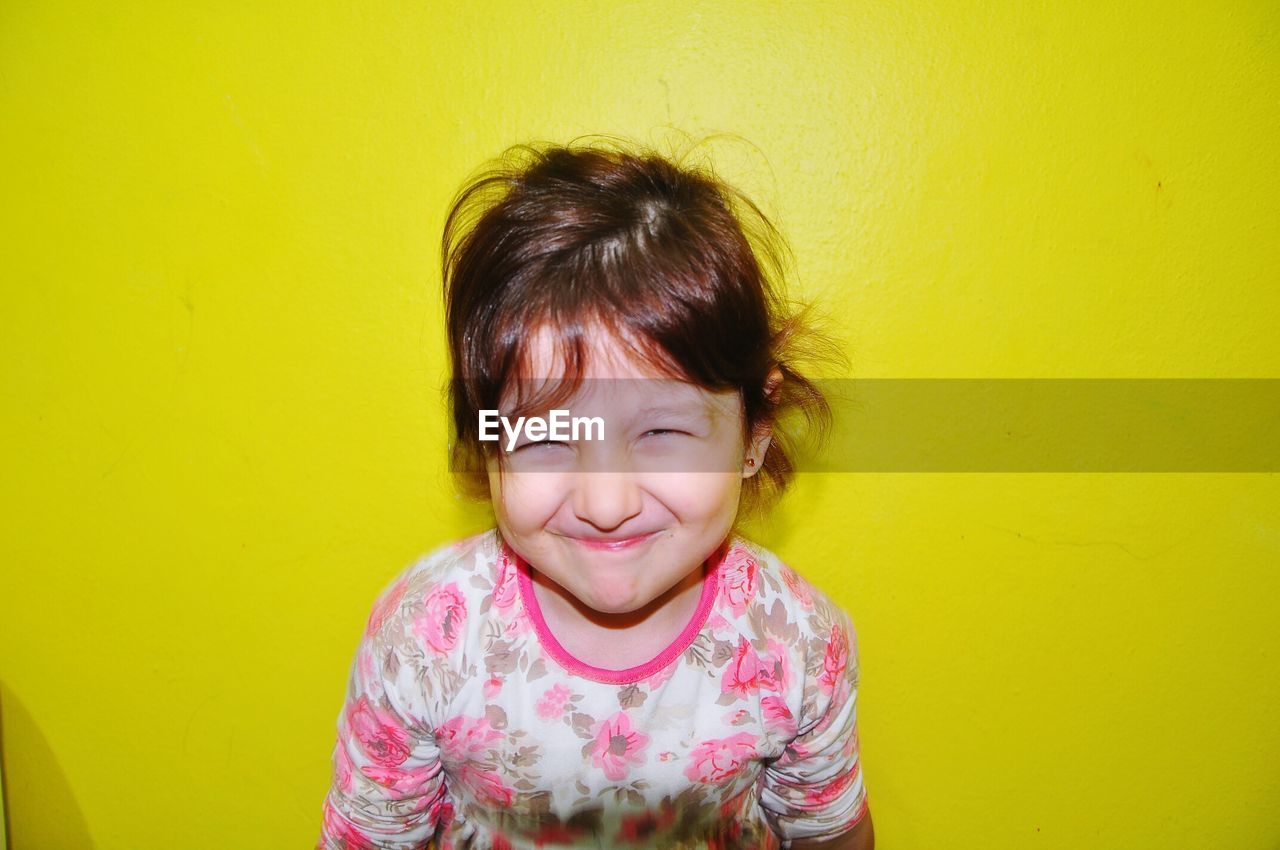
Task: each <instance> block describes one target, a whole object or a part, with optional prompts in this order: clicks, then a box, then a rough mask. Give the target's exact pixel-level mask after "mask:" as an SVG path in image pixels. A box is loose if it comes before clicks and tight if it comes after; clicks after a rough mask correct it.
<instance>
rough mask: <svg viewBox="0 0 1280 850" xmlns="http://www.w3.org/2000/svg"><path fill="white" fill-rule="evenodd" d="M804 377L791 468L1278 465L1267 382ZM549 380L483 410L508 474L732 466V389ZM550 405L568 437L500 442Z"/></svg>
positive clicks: (1222, 468)
mask: <svg viewBox="0 0 1280 850" xmlns="http://www.w3.org/2000/svg"><path fill="white" fill-rule="evenodd" d="M816 386H817V388H818V389H819V390H820V391H821V392H822V394H823V395H824V396H825V398H826V399H827V402H828V403H829V405H830V407H831V412H832V420H831V429H830V431H829V432H828V433H827V437H826V440H825V441H823V442H822V443H821V446H820V447H819V445H818V444H817V442H816V441H815V440H814V439H813V438H814V436H815V434H814V433H812V432H810V431H808V430H807V429H806V427H805V424H806V422H805V419H804V417H803V416H801V415H797V414H795V413H793V414H791V415H788V416H787V417H785V418H784V419H783V420H782V421H781V423H780V425H779V428H780V432H781V433H782V434H784V435H787V436H784V437H783V439H782V441H781V442H782V444H783V445H786V446H788V447H789V449H790V453H791V458H792V463H793V465H794V468H795V471H797V472H828V473H830V472H1276V471H1278V470H1280V380H1276V379H1247V378H1241V379H1216V378H1215V379H1167V380H1166V379H1093V378H1087V379H1085V378H1066V379H1043V378H1035V379H952V378H946V379H941V378H940V379H932V378H925V379H897V378H893V379H889V378H885V379H850V380H828V381H818V382H817V383H816ZM549 388H551V389H556V388H557V387H552V386H551V385H549V384H547V383H540V384H536V385H535V384H533V383H528V384H525V385H523V387H522V389H524V390H527V391H528V392H525V393H524V394H523V398H524V399H525V401H526V402H529V401H531V403H529V404H523V405H521V404H519V403H518V401H517V399H519V398H520V397H521V394H520V393H516V394H515V396H514V397H512V398H511V399H510V401H511V407H512V409H511V410H509V411H508V410H501V409H497V410H496V413H490V414H489V418H488V420H487V424H486V426H485V428H484V430H486V431H487V432H488V434H489V436H490V437H492V436H493V434H494V433H497V435H498V436H499V439H498V440H497V441H496V442H493V441H491V442H490V443H489V446H490V447H491V448H496V449H497V455H498V456H501V457H503V458H504V460H505V461H507V462H509V463H510V464H511V468H512V469H515V470H516V471H520V470H527V471H547V472H569V471H599V472H612V471H623V470H626V471H633V472H636V471H654V472H677V473H678V472H699V471H731V470H734V469H740V468H741V466H740V465H741V463H742V459H743V450H742V448H741V442H740V440H741V437H740V427H741V422H740V420H736V421H735V420H734V419H733V418H732V417H733V415H734V411H735V410H738V411H740V408H736V407H735V406H734V405H736V404H737V401H736V396H734V395H733V394H732V393H729V394H727V395H720V396H713V395H708V394H706V393H702V392H699V391H698V390H696V389H694V388H692V387H690V386H689V385H687V384H681V383H679V382H676V381H659V380H652V381H650V380H641V379H632V380H602V379H596V380H591V381H583V382H582V383H581V384H579V385H578V387H577V388H576V391H575V392H572V393H562V394H561V397H560V398H558V399H552V400H553V401H554V402H555V403H554V404H551V405H547V404H545V402H546V401H547V400H548V397H547V396H545V395H542V396H541V397H538V396H539V395H540V393H545V392H546V391H547V390H548V389H549ZM558 388H559V389H565V388H564V387H558ZM533 390H537V392H535V391H533ZM554 408H560V409H562V411H564V412H563V413H562V414H561V421H562V422H563V421H565V419H566V418H567V417H571V418H577V417H579V416H581V417H583V420H582V421H583V428H582V429H580V430H579V431H578V432H577V434H576V436H575V435H574V434H573V433H571V432H570V431H562V432H561V433H559V434H555V433H541V434H540V433H538V432H536V430H535V433H533V434H532V435H528V434H525V435H524V436H522V437H519V438H516V437H514V436H511V437H510V438H509V435H512V434H514V433H515V432H514V431H504V430H503V428H502V427H500V426H499V425H498V424H497V423H496V421H495V420H494V416H495V415H506V416H510V417H511V418H512V422H514V421H515V418H516V415H517V414H519V415H524V416H535V415H538V414H541V415H542V416H543V417H547V416H548V414H549V412H550V410H552V409H554ZM738 415H740V413H739V414H738ZM588 417H590V418H591V419H592V420H593V421H594V420H596V419H598V420H599V421H600V422H602V423H603V433H604V439H603V440H601V439H599V438H598V435H597V433H596V432H595V431H592V430H590V429H588V428H587V427H586V422H587V418H588ZM509 424H510V423H509ZM566 427H567V426H566ZM735 428H737V429H739V430H735ZM477 430H480V429H477ZM472 436H473V437H474V436H475V434H473V435H472ZM558 437H563V438H564V439H557V438H558ZM735 441H737V442H736V445H737V446H738V447H739V448H738V449H737V450H736V451H735V450H734V448H733V445H734V444H735ZM517 443H519V445H517ZM588 443H591V444H590V445H589V444H588ZM455 462H457V458H455ZM466 465H467V464H466V463H462V462H458V466H457V467H456V468H459V471H461V467H464V466H466Z"/></svg>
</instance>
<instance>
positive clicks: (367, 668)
mask: <svg viewBox="0 0 1280 850" xmlns="http://www.w3.org/2000/svg"><path fill="white" fill-rule="evenodd" d="M356 664H357V665H359V671H360V680H361V681H363V682H372V681H373V680H374V677H375V672H374V671H375V668H376V667H377V664H376V663H375V662H374V660H373V648H372V647H371V646H370V645H369V644H367V643H365V644H361V645H360V648H359V649H358V650H356Z"/></svg>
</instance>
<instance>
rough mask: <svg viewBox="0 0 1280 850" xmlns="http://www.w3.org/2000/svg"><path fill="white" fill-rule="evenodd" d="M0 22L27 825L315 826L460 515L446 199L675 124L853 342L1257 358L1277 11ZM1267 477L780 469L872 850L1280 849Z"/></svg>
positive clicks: (1272, 524) (1099, 355)
mask: <svg viewBox="0 0 1280 850" xmlns="http://www.w3.org/2000/svg"><path fill="white" fill-rule="evenodd" d="M535 5H536V4H525V3H491V2H490V3H455V4H440V3H430V4H428V3H420V4H401V3H395V4H368V3H332V2H312V3H294V4H271V3H268V4H228V3H168V4H159V3H157V4H137V5H120V4H89V3H68V2H43V3H35V2H20V1H19V0H10V2H6V3H5V4H3V7H2V8H0V197H3V198H4V203H3V204H0V223H2V225H3V226H2V227H0V250H2V251H3V269H4V271H3V281H4V282H3V285H2V286H0V299H2V301H0V304H2V305H3V306H2V310H3V313H2V316H3V331H4V333H3V336H2V337H0V354H2V356H0V364H2V365H0V369H2V370H3V393H4V417H3V424H2V425H0V429H2V430H0V439H2V440H3V444H4V446H5V472H4V475H3V482H4V484H3V488H4V489H3V499H4V503H3V516H4V520H3V522H4V528H3V532H4V533H3V534H0V547H3V548H2V550H0V551H2V553H3V555H2V561H3V565H4V566H3V570H4V580H3V585H2V588H3V589H2V591H0V708H2V711H3V764H4V777H5V781H6V786H7V815H8V818H7V819H8V827H9V832H10V844H11V846H12V847H14V848H17V850H46V849H49V848H99V849H100V850H161V848H164V850H168V848H174V847H181V848H184V850H205V848H208V850H214V848H217V849H218V850H222V848H228V847H235V848H272V850H274V849H275V848H281V847H304V846H310V843H311V842H313V841H314V839H315V835H316V834H317V832H318V828H319V816H320V806H321V801H322V798H323V795H324V792H325V790H326V788H327V784H328V781H329V771H330V762H329V759H330V754H331V748H332V744H333V736H334V733H335V721H336V717H337V712H338V710H339V708H340V704H341V699H342V695H343V693H344V689H345V685H346V676H347V672H348V668H349V664H350V661H351V655H352V652H353V651H354V649H355V645H356V641H357V639H358V637H359V635H360V632H361V629H362V627H363V625H364V620H365V617H366V616H367V614H368V612H369V606H370V605H371V604H372V601H373V598H374V595H375V594H376V593H377V591H378V590H379V589H380V588H381V587H382V586H383V585H384V584H385V582H386V581H387V580H388V579H389V578H390V577H391V576H392V575H394V574H395V573H396V572H398V571H399V570H400V569H401V568H403V567H404V566H405V565H406V564H407V563H408V562H409V561H410V560H411V559H413V558H414V557H416V556H417V555H418V554H421V553H422V552H424V551H425V550H427V549H429V548H431V547H433V546H435V545H436V544H438V543H440V542H442V541H444V540H447V539H450V538H453V537H457V536H460V535H462V534H464V533H469V532H471V531H473V530H477V529H479V528H481V527H484V523H485V522H486V517H485V515H484V512H483V511H482V510H481V509H479V508H476V507H473V506H468V505H467V504H465V503H463V502H461V501H460V500H459V499H458V498H457V497H456V496H455V495H454V493H453V490H452V489H451V486H450V482H449V477H448V472H447V468H446V455H445V446H446V439H447V437H446V420H445V415H444V407H443V404H442V395H441V386H442V381H443V379H444V376H445V371H444V367H445V360H444V344H443V334H442V327H441V301H440V294H439V288H440V280H439V271H438V261H439V257H438V254H439V248H438V242H439V235H440V227H441V224H442V222H443V216H444V213H445V210H446V209H447V205H448V202H449V200H450V198H451V197H452V195H453V192H454V191H455V189H456V188H457V187H458V186H459V184H460V183H461V182H462V181H463V179H464V178H465V177H466V176H467V175H468V174H470V173H471V172H472V171H473V170H474V169H476V168H477V167H478V166H480V165H481V164H482V163H483V162H484V161H485V160H486V159H488V158H490V157H492V156H494V155H496V154H498V153H499V152H500V151H501V150H502V149H503V148H505V147H506V146H507V145H510V144H512V143H515V142H521V141H527V140H534V139H545V140H551V141H568V140H569V139H572V138H573V137H575V136H578V135H581V134H586V133H616V134H621V135H624V136H629V137H634V138H638V139H640V140H642V141H654V140H661V139H665V138H668V137H669V136H670V135H671V134H672V128H675V130H677V131H679V132H680V133H687V134H689V135H690V136H703V135H706V134H712V133H724V134H731V135H727V136H722V137H719V138H716V139H713V140H712V141H710V142H708V143H707V144H705V145H704V146H703V148H702V150H705V151H706V152H707V154H708V155H709V156H711V157H712V158H713V160H714V162H715V164H716V167H717V169H718V170H719V172H720V173H721V174H722V175H723V176H725V177H727V178H728V179H730V180H732V181H734V182H735V183H737V184H738V185H739V186H741V187H742V188H743V189H744V190H745V191H746V192H747V193H748V194H750V195H752V196H753V197H755V198H756V199H757V200H758V201H759V202H760V204H761V206H762V207H763V208H764V210H765V211H766V212H767V213H769V214H770V215H772V216H773V217H774V218H775V221H776V222H777V223H778V225H779V226H780V227H781V229H782V230H783V232H784V233H785V234H786V235H787V236H788V237H789V239H790V240H791V244H792V247H793V249H794V252H795V257H796V262H795V268H794V275H793V291H794V293H795V294H796V295H798V296H800V297H803V298H805V299H807V300H811V301H814V302H816V303H817V304H818V305H819V306H820V307H822V309H823V310H825V311H826V313H827V315H828V316H829V317H830V318H831V320H832V323H833V327H835V328H836V329H837V331H838V333H839V336H840V339H841V340H842V342H843V344H844V345H845V348H846V351H847V353H848V355H849V359H850V364H851V371H850V374H851V375H853V376H857V377H863V378H885V377H890V378H1065V377H1081V378H1231V377H1237V378H1239V377H1249V378H1276V377H1280V335H1277V333H1276V327H1277V319H1278V318H1280V310H1278V308H1280V287H1278V286H1277V284H1280V279H1278V278H1277V271H1276V269H1277V267H1280V168H1278V167H1277V150H1278V148H1277V145H1276V142H1277V131H1280V64H1278V62H1280V54H1278V52H1277V51H1278V48H1280V7H1277V6H1276V5H1275V4H1273V3H1265V2H1249V3H1245V2H1229V3H1212V4H1175V6H1170V5H1169V4H1166V3H1153V2H1138V3H1131V4H1120V5H1115V4H1107V5H1102V4H1097V5H1094V6H1092V7H1091V6H1090V5H1088V4H1084V5H1082V4H1069V5H1062V4H1041V3H1027V2H997V3H982V4H957V3H941V2H938V3H909V2H901V1H900V0H891V2H885V3H867V4H855V3H817V2H795V3H787V4H772V3H761V2H741V0H735V2H711V3H687V2H667V1H666V0H649V2H644V3H618V2H611V3H578V2H574V3H569V2H564V3H557V4H545V5H542V6H541V8H534V6H535ZM1277 508H1280V481H1277V478H1276V476H1275V475H1274V474H1273V473H1265V472H1257V473H1241V474H1213V473H1123V474H1121V473H1106V472H1100V473H1048V472H1045V473H1036V472H1029V473H993V472H988V473H914V474H911V473H893V472H887V473H852V472H844V473H831V474H816V473H815V474H808V475H801V476H800V477H799V480H798V481H797V484H796V487H795V490H794V491H793V492H792V493H791V494H790V495H789V496H788V497H787V499H786V500H785V501H784V502H783V503H782V504H781V506H780V507H779V508H778V509H777V510H776V511H775V512H774V513H773V514H772V515H771V516H770V517H768V518H766V519H761V520H758V521H757V522H755V523H754V524H753V526H752V528H753V532H752V533H753V534H754V535H755V536H756V537H757V539H759V540H760V541H761V542H762V543H764V544H765V545H768V546H770V547H771V548H773V549H774V550H775V551H777V552H779V553H780V554H781V555H783V556H784V557H785V558H786V559H787V560H788V561H789V562H791V563H792V564H793V565H794V566H796V568H797V569H799V570H800V571H801V572H802V573H804V574H806V575H807V576H809V577H810V578H811V579H812V580H813V581H814V582H815V583H817V584H818V585H819V586H821V587H824V588H826V589H828V590H829V591H830V593H831V595H832V596H833V597H835V598H836V599H837V601H839V602H840V603H841V604H843V605H844V606H845V607H847V608H848V610H849V611H850V612H851V613H852V615H853V618H854V621H855V623H856V624H857V626H858V636H859V646H860V651H861V654H862V676H863V684H862V692H861V697H860V711H859V717H860V729H861V741H862V757H863V767H864V770H865V776H866V783H867V788H868V790H869V798H870V801H871V808H872V811H873V812H874V814H875V823H876V832H877V837H878V838H879V845H878V846H879V847H881V848H883V850H917V848H918V849H919V850H934V849H935V848H954V849H955V850H979V849H981V850H1023V848H1028V847H1036V848H1045V850H1068V848H1070V850H1076V849H1077V848H1082V847H1098V848H1117V847H1123V848H1129V850H1155V848H1175V847H1176V848H1183V847H1209V846H1213V847H1230V848H1232V850H1251V849H1256V850H1274V848H1276V847H1277V846H1280V770H1278V769H1277V765H1280V716H1278V714H1277V705H1280V675H1278V674H1280V630H1278V629H1277V628H1276V626H1275V622H1276V610H1277V601H1280V572H1278V571H1277V565H1278V564H1280V519H1278V518H1280V511H1278V510H1277Z"/></svg>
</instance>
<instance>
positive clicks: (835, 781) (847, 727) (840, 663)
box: [760, 606, 867, 848]
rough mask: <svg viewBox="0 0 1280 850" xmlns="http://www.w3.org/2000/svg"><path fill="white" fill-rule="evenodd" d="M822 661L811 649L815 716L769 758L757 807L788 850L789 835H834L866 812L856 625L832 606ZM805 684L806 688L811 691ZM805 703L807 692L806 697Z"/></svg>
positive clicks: (809, 668) (805, 720) (848, 828)
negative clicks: (777, 754)
mask: <svg viewBox="0 0 1280 850" xmlns="http://www.w3.org/2000/svg"><path fill="white" fill-rule="evenodd" d="M831 610H832V611H833V612H834V616H833V617H832V622H833V624H832V626H831V629H830V631H829V632H828V634H827V636H826V639H825V641H818V643H819V645H821V644H822V643H825V647H824V648H823V649H822V660H821V662H820V664H819V663H817V660H816V655H817V653H812V656H814V662H811V664H812V666H809V665H806V667H807V671H808V673H809V674H810V675H812V676H813V677H814V682H813V685H812V687H813V688H814V691H815V693H816V698H814V700H813V710H812V712H811V713H812V716H811V717H807V718H805V719H803V720H802V722H801V724H800V725H799V727H798V734H797V736H796V738H795V739H794V740H793V741H792V742H791V743H790V744H789V745H788V746H787V747H786V749H785V750H784V751H783V753H782V755H780V756H779V757H778V758H777V759H775V760H773V761H772V762H770V763H766V765H765V767H764V772H763V787H762V789H761V796H760V805H761V808H763V810H764V813H765V817H766V819H767V820H768V821H769V823H770V825H771V826H772V827H773V829H774V831H775V832H776V833H778V835H779V836H781V838H782V839H783V842H782V846H783V847H784V848H790V846H791V841H792V840H794V839H802V838H803V839H810V838H811V839H817V840H819V841H824V840H829V839H832V838H835V837H836V836H838V835H840V834H841V833H844V832H847V831H848V830H850V829H852V828H853V827H854V826H855V825H856V824H857V823H858V821H860V820H861V819H862V817H863V815H864V814H865V813H866V810H867V795H866V789H865V788H864V786H863V782H862V767H861V763H860V760H859V754H858V725H857V720H858V713H857V697H858V652H857V638H856V634H855V632H854V630H853V624H852V622H851V621H850V619H849V617H848V615H847V614H845V613H844V611H842V610H840V609H839V608H837V607H835V606H831ZM809 687H810V686H809V685H806V694H807V693H809V691H808V688H809ZM805 702H806V703H808V702H809V698H806V699H805Z"/></svg>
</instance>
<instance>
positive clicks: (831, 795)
mask: <svg viewBox="0 0 1280 850" xmlns="http://www.w3.org/2000/svg"><path fill="white" fill-rule="evenodd" d="M861 769H862V766H861V765H858V764H855V765H854V766H853V770H849V771H846V772H844V773H842V774H840V775H838V776H836V778H835V779H833V780H831V781H830V782H828V783H827V784H826V785H810V786H808V787H806V788H805V791H804V806H805V808H806V809H807V808H809V807H810V806H812V807H813V808H814V809H821V808H822V807H824V806H826V805H827V804H828V803H830V802H832V801H833V800H835V799H836V798H837V797H839V796H840V795H841V794H843V793H844V790H845V789H846V788H848V787H849V785H850V784H851V783H852V782H853V780H854V779H855V778H856V777H857V775H858V772H859V771H860V770H861Z"/></svg>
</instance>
